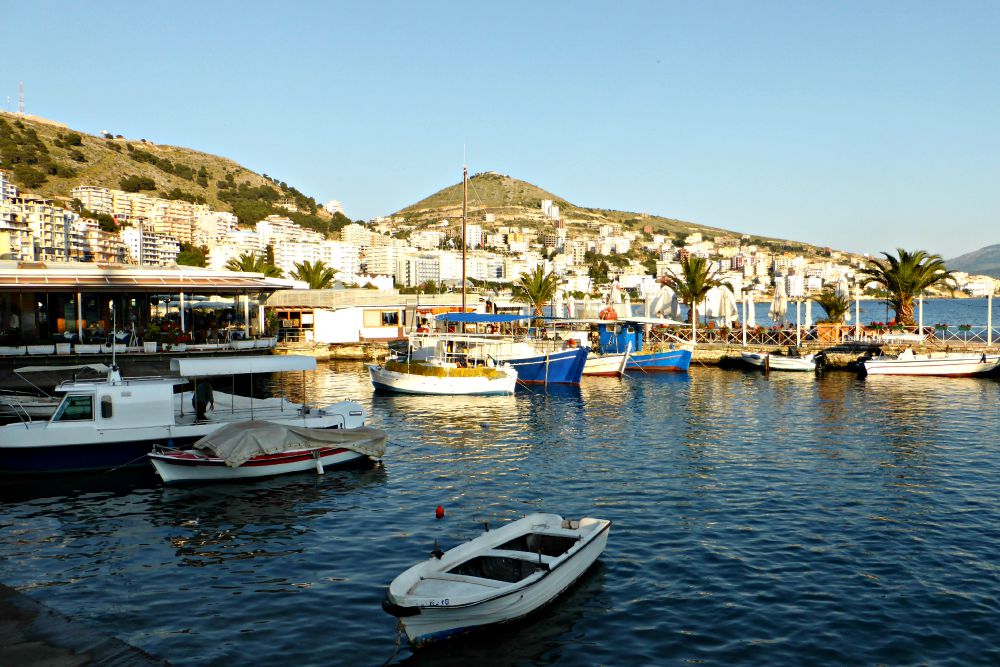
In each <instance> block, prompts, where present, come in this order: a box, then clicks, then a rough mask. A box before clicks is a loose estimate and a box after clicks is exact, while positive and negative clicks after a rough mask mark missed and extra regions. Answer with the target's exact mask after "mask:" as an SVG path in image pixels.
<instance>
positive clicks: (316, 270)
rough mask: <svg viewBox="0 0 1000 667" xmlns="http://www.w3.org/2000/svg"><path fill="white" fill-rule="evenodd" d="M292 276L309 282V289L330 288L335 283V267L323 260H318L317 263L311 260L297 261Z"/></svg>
mask: <svg viewBox="0 0 1000 667" xmlns="http://www.w3.org/2000/svg"><path fill="white" fill-rule="evenodd" d="M292 278H295V279H296V280H301V281H302V282H304V283H308V284H309V289H329V287H330V286H331V285H333V269H331V268H330V267H328V266H327V265H326V264H325V263H324V262H323V260H317V261H316V263H315V264H314V263H313V262H309V261H306V262H302V263H301V264H299V263H296V264H295V270H294V271H292Z"/></svg>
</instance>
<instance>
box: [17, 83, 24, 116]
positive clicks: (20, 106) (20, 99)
mask: <svg viewBox="0 0 1000 667" xmlns="http://www.w3.org/2000/svg"><path fill="white" fill-rule="evenodd" d="M17 112H18V113H19V114H23V113H24V81H21V82H20V83H18V84H17Z"/></svg>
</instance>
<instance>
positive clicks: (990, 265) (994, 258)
mask: <svg viewBox="0 0 1000 667" xmlns="http://www.w3.org/2000/svg"><path fill="white" fill-rule="evenodd" d="M948 268H949V269H952V270H954V271H965V272H966V273H969V274H972V275H977V276H990V277H992V278H1000V244H996V245H991V246H986V247H985V248H980V249H979V250H974V251H972V252H969V253H966V254H964V255H961V256H959V257H956V258H954V259H949V260H948Z"/></svg>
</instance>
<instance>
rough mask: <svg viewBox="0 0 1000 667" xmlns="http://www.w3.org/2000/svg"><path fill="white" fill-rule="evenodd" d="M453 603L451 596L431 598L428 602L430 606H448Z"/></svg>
mask: <svg viewBox="0 0 1000 667" xmlns="http://www.w3.org/2000/svg"><path fill="white" fill-rule="evenodd" d="M450 604H451V599H450V598H444V599H442V600H431V601H430V602H428V603H427V606H428V607H447V606H448V605H450Z"/></svg>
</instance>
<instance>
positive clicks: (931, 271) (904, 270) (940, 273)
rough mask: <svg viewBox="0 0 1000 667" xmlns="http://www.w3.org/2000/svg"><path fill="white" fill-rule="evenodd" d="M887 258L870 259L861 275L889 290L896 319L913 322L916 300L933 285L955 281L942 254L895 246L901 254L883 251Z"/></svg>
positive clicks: (861, 270)
mask: <svg viewBox="0 0 1000 667" xmlns="http://www.w3.org/2000/svg"><path fill="white" fill-rule="evenodd" d="M882 254H883V255H885V259H869V260H868V266H866V267H864V268H863V269H860V270H859V271H858V275H860V276H861V277H862V278H867V279H868V282H873V283H877V284H878V285H879V286H880V287H881V288H882V289H884V290H885V291H886V292H887V293H888V299H887V300H888V301H889V305H890V306H892V308H893V310H895V311H896V322H897V323H898V324H903V325H912V324H913V300H914V299H916V298H917V296H918V295H919V294H920V293H921V292H923V291H924V290H925V289H927V288H928V287H931V286H932V285H948V286H950V287H952V286H954V285H955V277H954V275H952V272H951V271H949V270H948V268H947V267H946V266H945V265H944V260H943V259H941V255H929V254H927V253H926V252H925V251H923V250H917V251H915V252H912V253H911V252H908V251H906V250H903V249H902V248H896V254H897V255H898V257H893V256H892V255H890V254H889V253H887V252H883V253H882Z"/></svg>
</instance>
